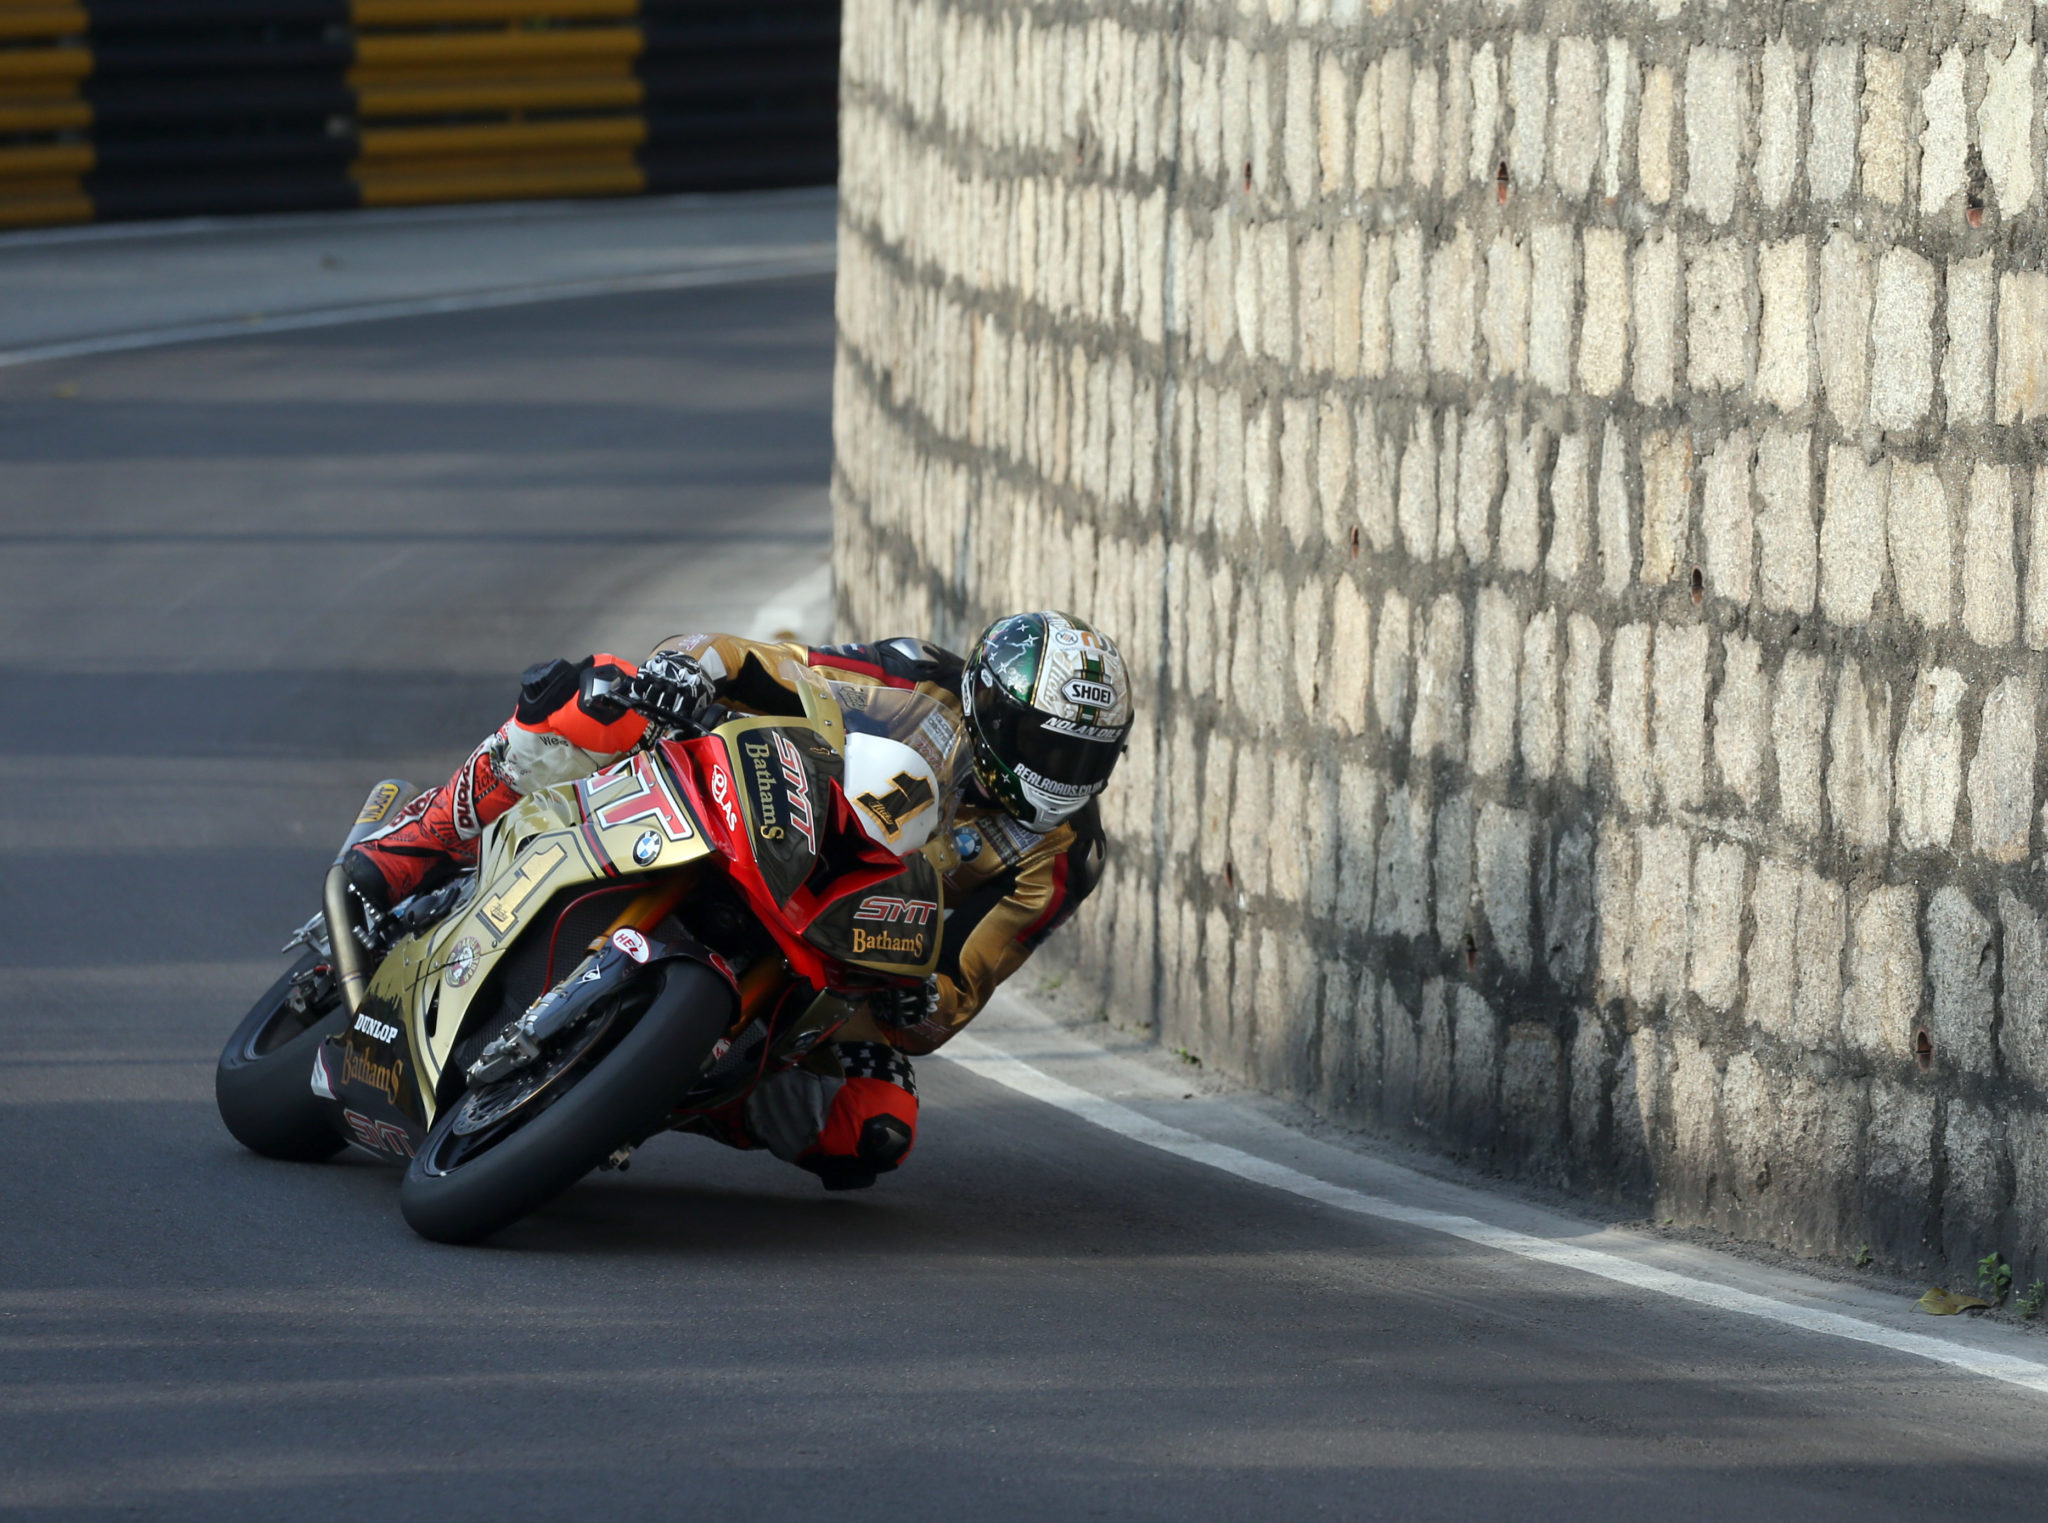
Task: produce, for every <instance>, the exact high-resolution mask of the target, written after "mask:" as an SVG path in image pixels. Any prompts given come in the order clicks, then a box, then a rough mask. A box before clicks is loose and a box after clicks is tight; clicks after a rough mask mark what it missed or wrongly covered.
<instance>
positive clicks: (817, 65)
mask: <svg viewBox="0 0 2048 1523" xmlns="http://www.w3.org/2000/svg"><path fill="white" fill-rule="evenodd" d="M838 58H839V9H838V4H837V0H69V3H65V0H0V228H5V227H28V226H37V225H46V224H53V223H62V222H86V221H94V220H100V221H112V220H119V219H124V218H135V217H163V216H190V215H196V214H201V213H228V212H253V211H299V210H313V209H325V208H336V207H351V206H404V205H418V204H423V203H427V202H440V201H498V200H520V199H531V198H536V197H554V196H604V195H633V194H636V193H638V192H642V191H670V190H713V189H737V188H742V187H760V186H777V185H814V184H827V183H830V181H831V180H832V179H833V177H834V174H835V172H836V168H837V163H836V142H835V136H834V134H835V115H836V96H837V87H838Z"/></svg>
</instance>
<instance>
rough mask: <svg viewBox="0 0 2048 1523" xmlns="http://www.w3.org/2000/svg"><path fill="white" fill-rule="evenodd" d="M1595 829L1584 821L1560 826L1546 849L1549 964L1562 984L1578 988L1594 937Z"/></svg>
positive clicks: (1542, 887)
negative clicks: (1554, 839)
mask: <svg viewBox="0 0 2048 1523" xmlns="http://www.w3.org/2000/svg"><path fill="white" fill-rule="evenodd" d="M1593 867H1594V862H1593V835H1592V832H1591V831H1590V830H1589V829H1587V827H1586V826H1585V825H1584V824H1583V823H1580V824H1573V825H1569V826H1567V827H1565V828H1564V829H1563V830H1561V831H1559V832H1557V839H1556V844H1555V846H1554V847H1553V848H1552V849H1549V850H1547V851H1545V852H1544V854H1543V861H1542V864H1541V881H1540V883H1539V886H1538V895H1539V900H1538V902H1539V905H1540V910H1541V914H1542V920H1543V927H1542V932H1541V936H1542V946H1543V959H1544V965H1545V967H1546V968H1548V969H1549V972H1550V977H1551V979H1552V981H1554V982H1555V983H1556V984H1557V985H1558V986H1559V987H1560V988H1564V989H1574V988H1577V987H1578V985H1579V982H1580V980H1582V979H1583V978H1584V977H1585V975H1586V954H1587V952H1588V950H1589V948H1590V946H1591V944H1592V937H1593V906H1594V879H1593Z"/></svg>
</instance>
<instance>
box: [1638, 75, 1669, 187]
mask: <svg viewBox="0 0 2048 1523" xmlns="http://www.w3.org/2000/svg"><path fill="white" fill-rule="evenodd" d="M1676 108H1677V83H1676V81H1675V80H1674V79H1673V78H1672V75H1671V71H1670V70H1669V69H1667V68H1665V67H1664V66H1663V65H1662V64H1653V65H1651V67H1650V68H1648V69H1646V70H1645V71H1644V72H1643V93H1642V99H1641V101H1640V102H1639V104H1638V105H1637V108H1636V188H1637V189H1638V190H1640V191H1641V192H1642V195H1643V199H1644V200H1645V201H1647V202H1649V203H1650V204H1651V205H1652V206H1662V205H1664V203H1665V202H1667V201H1669V200H1670V199H1671V128H1672V124H1673V120H1674V118H1675V117H1676V115H1677V109H1676Z"/></svg>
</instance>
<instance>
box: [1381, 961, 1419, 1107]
mask: <svg viewBox="0 0 2048 1523" xmlns="http://www.w3.org/2000/svg"><path fill="white" fill-rule="evenodd" d="M1380 1041H1381V1044H1382V1046H1381V1052H1382V1054H1383V1056H1382V1058H1381V1060H1380V1061H1381V1068H1380V1117H1381V1120H1382V1122H1383V1123H1384V1124H1385V1125H1387V1126H1390V1127H1393V1128H1394V1129H1396V1130H1397V1131H1399V1130H1406V1129H1407V1128H1409V1127H1412V1126H1418V1125H1420V1124H1421V1122H1420V1119H1419V1117H1418V1116H1417V1114H1416V1110H1417V1104H1416V1102H1417V1100H1418V1099H1419V1098H1420V1096H1419V1089H1420V1079H1421V1074H1422V1037H1421V1031H1420V1023H1419V1022H1418V1021H1417V1020H1416V1014H1415V1012H1414V1011H1413V1010H1410V1009H1409V1008H1408V1007H1407V1006H1406V1005H1404V1004H1402V1003H1401V1001H1400V999H1399V998H1398V997H1397V996H1396V995H1395V993H1394V986H1393V984H1392V983H1386V984H1382V985H1381V986H1380Z"/></svg>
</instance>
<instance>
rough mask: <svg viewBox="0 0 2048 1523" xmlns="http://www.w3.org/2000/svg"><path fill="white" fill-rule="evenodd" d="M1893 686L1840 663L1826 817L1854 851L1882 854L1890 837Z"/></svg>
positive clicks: (1830, 727) (1831, 731)
mask: <svg viewBox="0 0 2048 1523" xmlns="http://www.w3.org/2000/svg"><path fill="white" fill-rule="evenodd" d="M1891 734H1892V686H1891V684H1890V683H1889V682H1886V681H1884V680H1883V679H1882V678H1880V677H1875V676H1873V677H1870V678H1868V679H1866V678H1865V677H1864V675H1863V671H1862V669H1861V667H1859V666H1858V665H1857V663H1856V662H1854V661H1845V662H1843V663H1842V673H1841V676H1840V678H1839V679H1838V680H1837V682H1836V684H1835V712H1834V717H1833V719H1832V720H1831V721H1830V722H1829V725H1828V772H1827V794H1828V814H1829V815H1830V817H1832V819H1833V820H1834V823H1835V830H1836V833H1837V834H1839V835H1840V836H1841V838H1842V841H1843V843H1844V844H1845V845H1847V846H1849V847H1850V848H1851V849H1852V850H1857V849H1860V850H1863V851H1878V850H1881V849H1882V848H1883V847H1884V846H1885V844H1886V843H1887V842H1888V841H1890V839H1891V814H1892V759H1891Z"/></svg>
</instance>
